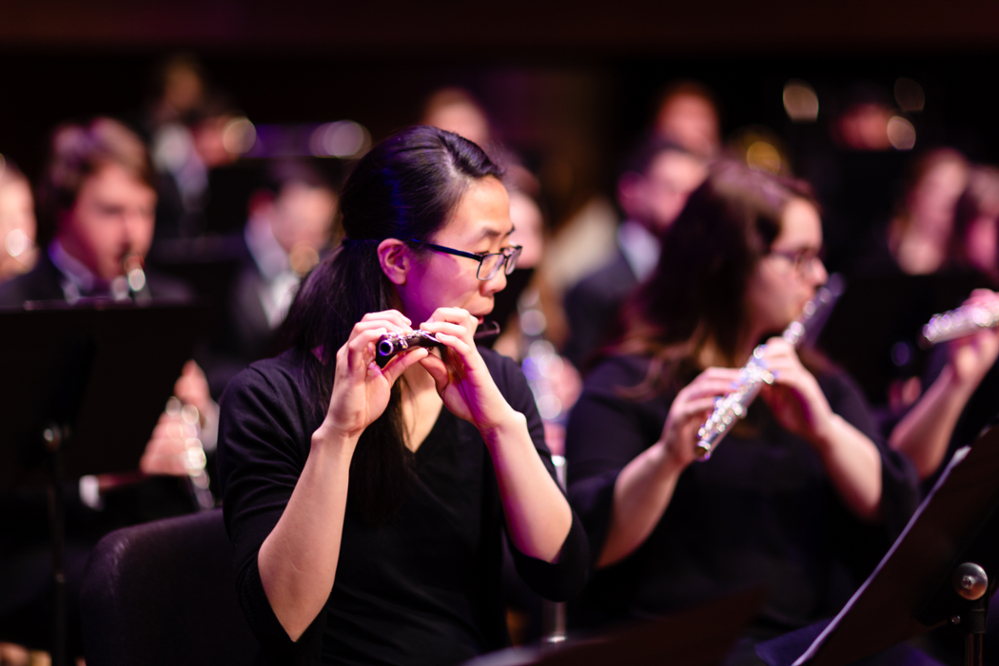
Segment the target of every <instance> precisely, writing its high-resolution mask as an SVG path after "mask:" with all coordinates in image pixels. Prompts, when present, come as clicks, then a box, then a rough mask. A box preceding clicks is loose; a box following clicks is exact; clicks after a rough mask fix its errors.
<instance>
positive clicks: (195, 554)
mask: <svg viewBox="0 0 999 666" xmlns="http://www.w3.org/2000/svg"><path fill="white" fill-rule="evenodd" d="M231 560H232V556H231V547H230V545H229V538H228V536H227V535H226V532H225V525H224V524H223V522H222V510H221V509H214V510H212V511H206V512H203V513H197V514H192V515H188V516H181V517H179V518H169V519H166V520H158V521H155V522H152V523H146V524H144V525H137V526H134V527H127V528H125V529H121V530H117V531H115V532H112V533H111V534H108V535H107V536H105V537H104V538H103V539H101V541H100V543H98V544H97V547H96V548H95V549H94V552H93V554H92V555H91V559H90V563H89V564H88V566H87V572H86V575H85V577H84V581H83V589H82V591H81V593H80V605H81V611H82V615H83V642H84V650H85V654H86V660H87V664H88V666H118V665H122V666H124V665H126V664H127V665H133V664H150V665H158V664H163V665H164V666H166V665H167V664H170V665H171V666H173V665H176V664H232V665H233V666H241V665H243V664H246V665H247V666H249V665H250V664H253V663H255V661H256V659H257V655H258V653H259V651H260V647H259V644H258V643H257V641H256V639H255V638H254V637H253V634H252V633H251V632H250V627H249V625H247V623H246V620H245V619H244V617H243V613H242V611H241V610H240V608H239V603H238V602H237V600H236V584H235V576H234V573H233V571H232V565H231Z"/></svg>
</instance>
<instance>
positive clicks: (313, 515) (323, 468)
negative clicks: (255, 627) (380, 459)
mask: <svg viewBox="0 0 999 666" xmlns="http://www.w3.org/2000/svg"><path fill="white" fill-rule="evenodd" d="M342 439H343V438H341V437H337V436H334V435H331V434H329V433H327V432H325V431H324V430H323V429H322V428H320V429H319V430H318V431H316V433H315V434H314V435H313V437H312V449H311V451H310V452H309V458H308V460H307V461H306V463H305V468H304V469H303V470H302V475H301V476H300V477H299V479H298V483H297V484H296V485H295V490H294V491H293V492H292V495H291V499H290V501H289V502H288V506H287V507H285V510H284V513H283V514H282V515H281V519H280V520H279V521H278V523H277V525H276V526H275V527H274V530H273V531H271V533H270V535H268V537H267V538H266V539H265V540H264V543H263V545H261V547H260V552H259V554H258V555H257V566H258V568H259V570H260V580H261V583H262V584H263V587H264V592H265V593H266V594H267V600H268V602H270V605H271V608H272V609H273V610H274V614H275V615H276V616H277V619H278V621H279V622H280V623H281V626H282V627H284V629H285V631H286V632H287V633H288V636H289V637H290V638H291V639H292V640H294V641H297V640H298V639H299V637H300V636H301V635H302V634H303V633H304V632H305V630H306V629H307V628H308V627H309V625H310V624H311V623H312V621H313V620H314V619H315V618H316V616H317V615H318V614H319V611H321V610H322V608H323V605H324V604H325V603H326V600H327V599H328V598H329V595H330V592H331V591H332V589H333V581H334V578H335V576H336V567H337V560H338V558H339V555H340V539H341V536H342V534H343V519H344V513H345V511H346V507H347V484H348V480H349V472H350V459H351V455H352V453H353V445H354V444H355V443H356V442H350V441H342Z"/></svg>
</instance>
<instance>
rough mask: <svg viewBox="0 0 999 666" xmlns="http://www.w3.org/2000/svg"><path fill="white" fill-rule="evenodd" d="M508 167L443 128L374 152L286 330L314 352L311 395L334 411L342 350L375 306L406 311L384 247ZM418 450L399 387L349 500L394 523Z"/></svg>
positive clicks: (422, 229)
mask: <svg viewBox="0 0 999 666" xmlns="http://www.w3.org/2000/svg"><path fill="white" fill-rule="evenodd" d="M489 176H493V177H495V178H500V177H501V176H502V170H501V169H500V168H499V167H498V166H497V165H495V164H494V163H493V162H492V161H491V160H490V159H489V157H488V156H487V155H486V153H485V152H484V151H483V150H482V149H481V148H479V147H478V146H477V145H475V144H474V143H472V142H471V141H468V140H467V139H463V138H462V137H460V136H458V135H457V134H453V133H451V132H446V131H444V130H440V129H437V128H435V127H427V126H416V127H409V128H407V129H404V130H402V131H400V132H398V133H396V134H394V135H393V136H391V137H389V138H388V139H385V140H384V141H382V142H381V143H379V144H378V145H377V146H375V147H374V148H372V149H371V151H370V152H368V154H367V155H365V156H364V157H363V158H362V159H361V160H360V161H359V162H358V164H357V166H356V167H355V168H354V171H353V172H352V173H351V175H350V176H349V177H348V178H347V182H346V183H345V184H344V187H343V191H342V193H341V196H340V210H341V212H342V215H343V229H344V233H345V234H346V237H345V239H344V241H343V243H341V245H340V247H339V248H338V249H337V250H336V251H335V252H333V253H332V254H331V255H330V256H329V257H327V258H326V259H325V260H324V261H323V262H322V263H320V264H319V266H317V267H316V269H315V270H314V271H313V272H312V273H311V274H310V275H309V277H308V278H307V279H306V280H305V282H304V283H303V284H302V288H301V289H300V290H299V293H298V296H297V297H296V299H295V302H294V304H293V305H292V307H291V310H290V312H289V313H288V322H287V327H286V335H287V336H288V337H289V339H290V341H291V342H292V344H293V345H294V346H295V347H297V348H298V349H299V350H300V351H301V352H302V354H303V356H304V357H305V358H307V359H308V360H307V363H309V364H310V374H311V378H312V382H311V386H310V387H309V393H310V401H311V403H312V405H313V407H314V408H315V409H317V410H322V412H325V411H326V408H327V407H328V406H329V400H330V395H331V393H332V390H333V378H334V376H335V373H336V352H337V350H338V349H340V347H342V346H343V345H344V343H346V342H347V339H348V337H349V336H350V331H351V329H352V328H353V327H354V324H356V323H357V322H358V321H360V320H361V318H362V317H363V316H364V315H365V314H367V313H369V312H379V311H382V310H388V309H390V308H394V307H398V296H397V294H396V291H395V286H394V285H393V284H392V283H391V282H390V281H389V279H388V278H387V277H386V276H385V274H384V272H383V271H382V269H381V265H380V263H379V261H378V255H377V248H378V244H379V243H380V242H381V241H383V240H385V239H386V238H396V239H399V240H401V241H404V242H406V243H408V244H409V246H410V248H411V249H412V250H413V251H414V252H423V251H426V250H425V249H424V248H423V247H422V246H421V245H418V244H415V243H410V241H411V240H413V239H418V240H422V241H428V240H431V239H432V238H433V237H434V234H436V233H437V232H438V231H439V230H440V229H441V228H442V227H443V226H444V225H445V224H446V223H447V221H448V220H449V219H450V217H451V215H452V213H453V212H454V210H455V208H456V207H457V205H458V202H459V200H460V199H461V197H462V194H463V193H464V192H465V190H466V189H467V187H468V185H469V184H471V183H472V182H474V181H476V180H480V179H482V178H486V177H489ZM410 455H411V454H410V453H409V451H408V450H407V449H406V446H405V439H404V432H403V424H402V411H401V405H400V389H399V384H398V383H397V384H396V385H395V386H394V387H393V389H392V398H391V400H390V401H389V405H388V408H387V409H386V410H385V413H383V414H382V415H381V416H380V417H379V418H378V419H376V420H375V422H374V423H372V424H371V425H370V426H368V428H367V429H366V430H365V431H364V433H363V434H362V435H361V439H360V441H359V442H358V444H357V449H356V451H355V453H354V458H353V460H352V462H351V468H350V489H349V491H348V504H349V505H351V506H353V507H354V508H355V509H356V510H358V511H359V512H360V513H361V515H362V516H363V517H364V518H365V519H366V520H368V521H369V522H373V523H377V522H382V521H384V520H386V519H388V518H389V517H390V516H391V514H392V513H393V512H394V510H395V509H396V508H397V507H398V505H399V503H400V502H401V499H402V496H403V491H404V489H405V488H404V487H405V483H406V477H407V474H408V466H409V460H410Z"/></svg>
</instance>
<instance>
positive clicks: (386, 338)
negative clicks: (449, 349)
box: [375, 321, 500, 368]
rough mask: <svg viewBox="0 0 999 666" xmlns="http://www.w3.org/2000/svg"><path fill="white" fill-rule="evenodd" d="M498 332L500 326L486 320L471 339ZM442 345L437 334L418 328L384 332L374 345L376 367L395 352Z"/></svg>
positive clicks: (481, 338) (382, 364) (485, 337)
mask: <svg viewBox="0 0 999 666" xmlns="http://www.w3.org/2000/svg"><path fill="white" fill-rule="evenodd" d="M499 332H500V327H499V324H498V323H496V322H494V321H487V322H485V323H484V324H483V325H482V326H481V327H480V328H479V330H477V331H476V332H475V335H473V336H472V339H473V340H475V341H476V342H479V341H480V340H486V339H488V338H493V337H496V336H497V335H499ZM443 346H444V344H443V343H442V342H441V341H440V340H438V339H437V336H435V335H434V334H433V333H431V332H429V331H424V330H423V329H419V328H418V329H416V330H415V331H413V332H412V333H386V334H385V335H383V336H382V337H380V338H378V344H376V345H375V362H376V363H377V364H378V367H380V368H384V367H385V365H386V364H387V363H388V362H389V361H391V360H392V358H393V357H394V356H395V355H396V354H401V353H402V352H404V351H406V350H407V349H412V348H413V347H428V348H434V347H443Z"/></svg>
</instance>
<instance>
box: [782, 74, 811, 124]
mask: <svg viewBox="0 0 999 666" xmlns="http://www.w3.org/2000/svg"><path fill="white" fill-rule="evenodd" d="M784 110H785V111H787V115H788V117H789V118H790V119H791V120H792V121H793V122H796V123H812V122H815V119H816V118H818V117H819V96H818V94H817V93H816V92H815V88H813V87H812V86H810V85H809V84H808V83H806V82H804V81H799V80H797V79H791V80H790V81H788V82H787V83H786V84H784Z"/></svg>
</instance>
